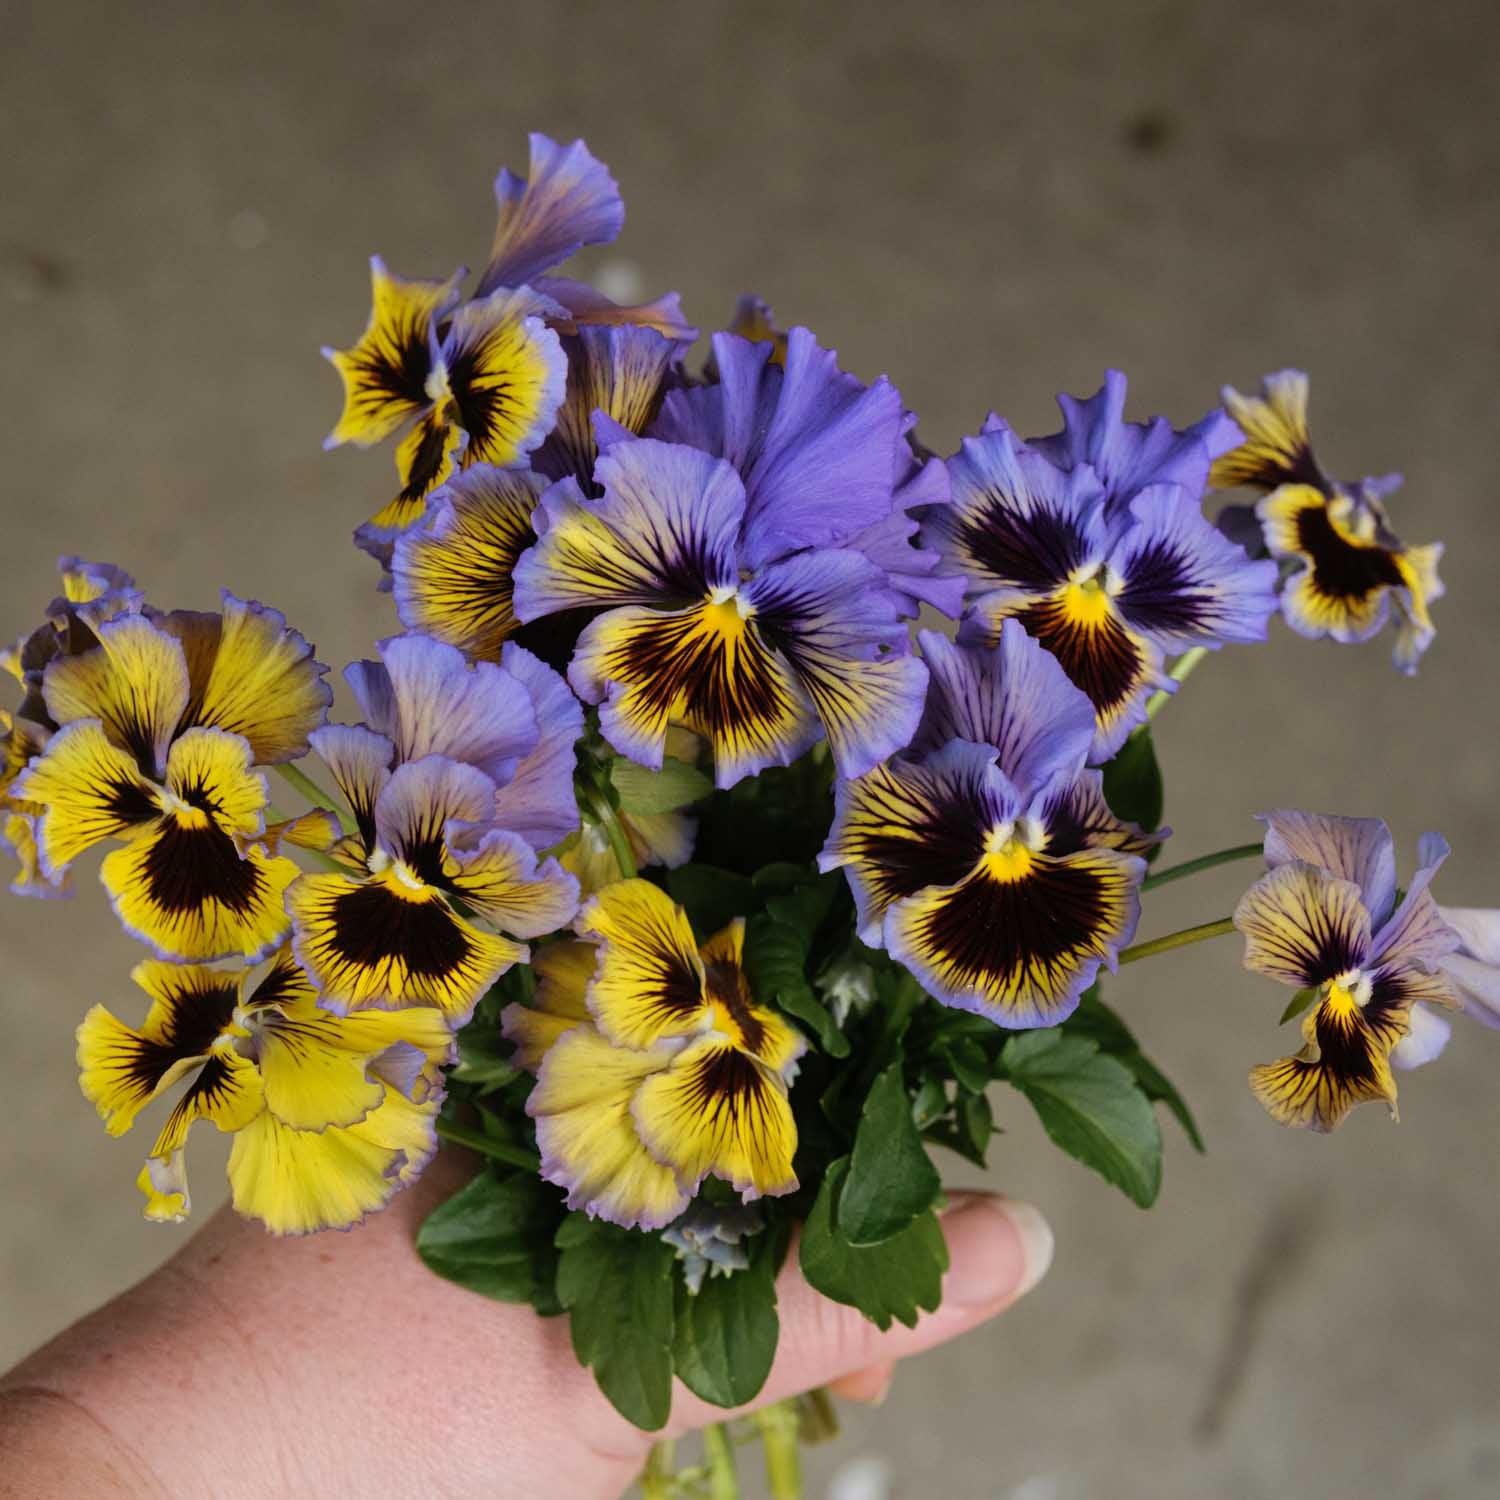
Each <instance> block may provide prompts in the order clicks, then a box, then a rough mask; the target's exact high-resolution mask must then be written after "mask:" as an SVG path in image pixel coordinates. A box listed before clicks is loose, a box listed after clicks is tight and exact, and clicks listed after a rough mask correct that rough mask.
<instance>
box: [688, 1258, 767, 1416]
mask: <svg viewBox="0 0 1500 1500" xmlns="http://www.w3.org/2000/svg"><path fill="white" fill-rule="evenodd" d="M780 1327H781V1325H780V1322H779V1320H778V1318H777V1315H776V1282H775V1277H774V1273H772V1272H769V1271H768V1268H767V1267H765V1266H764V1265H756V1264H753V1263H752V1265H751V1266H750V1267H749V1269H747V1270H743V1271H736V1272H735V1273H734V1274H733V1275H731V1276H709V1277H708V1278H707V1280H705V1281H704V1283H703V1285H702V1286H701V1287H700V1288H699V1289H698V1292H697V1294H696V1295H694V1294H693V1293H691V1292H689V1291H688V1289H687V1285H686V1283H685V1282H684V1281H683V1280H682V1278H681V1277H678V1278H677V1320H676V1332H675V1334H674V1338H673V1344H672V1363H673V1366H674V1367H675V1369H676V1372H677V1376H678V1378H679V1379H680V1380H681V1381H682V1383H683V1384H684V1385H685V1386H687V1388H688V1389H689V1390H690V1391H692V1393H693V1394H694V1395H695V1396H701V1397H702V1398H703V1400H705V1401H708V1402H711V1403H712V1404H713V1405H714V1406H743V1405H744V1404H745V1403H746V1402H747V1401H753V1400H754V1399H755V1397H756V1396H757V1395H758V1394H759V1393H760V1388H761V1387H762V1386H763V1385H764V1384H765V1383H766V1376H767V1375H768V1374H770V1371H771V1361H772V1360H773V1359H774V1358H775V1356H776V1341H777V1339H778V1338H779V1337H780Z"/></svg>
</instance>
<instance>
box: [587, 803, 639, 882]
mask: <svg viewBox="0 0 1500 1500" xmlns="http://www.w3.org/2000/svg"><path fill="white" fill-rule="evenodd" d="M589 810H590V811H591V812H592V813H593V815H594V821H595V822H596V823H597V824H598V825H599V826H600V828H602V829H603V830H604V837H605V839H606V840H607V841H608V843H609V848H610V852H611V853H612V854H613V855H614V857H615V863H616V864H617V865H619V867H620V879H621V880H634V879H635V877H636V875H637V874H639V871H638V870H637V869H636V863H635V851H634V850H633V849H632V848H631V847H630V835H629V834H628V833H626V832H625V825H624V824H623V823H621V822H620V815H619V814H618V813H617V812H616V811H615V810H614V807H613V806H612V805H611V803H610V800H609V798H608V797H607V796H606V795H605V794H604V793H603V792H595V793H594V794H593V795H592V796H591V797H590V798H589Z"/></svg>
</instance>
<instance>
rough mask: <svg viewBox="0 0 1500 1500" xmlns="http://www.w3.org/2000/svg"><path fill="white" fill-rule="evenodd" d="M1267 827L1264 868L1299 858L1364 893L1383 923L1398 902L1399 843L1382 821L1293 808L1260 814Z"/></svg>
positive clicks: (1374, 915)
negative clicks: (1397, 851)
mask: <svg viewBox="0 0 1500 1500" xmlns="http://www.w3.org/2000/svg"><path fill="white" fill-rule="evenodd" d="M1256 816H1257V819H1258V820H1259V821H1260V822H1262V823H1264V824H1265V825H1266V864H1267V866H1268V867H1269V868H1271V869H1273V870H1274V869H1275V868H1276V867H1277V866H1278V865H1284V864H1289V863H1290V862H1291V861H1293V860H1301V861H1302V863H1303V864H1308V865H1316V866H1317V867H1318V868H1319V869H1320V870H1327V871H1328V873H1329V874H1330V875H1334V876H1337V877H1338V878H1339V879H1340V880H1352V881H1353V882H1354V883H1355V884H1356V885H1357V886H1358V887H1359V889H1360V893H1361V895H1362V896H1363V897H1364V903H1365V905H1366V907H1368V908H1369V911H1370V916H1371V920H1372V921H1374V922H1380V921H1383V920H1384V919H1385V917H1386V916H1387V914H1388V913H1389V912H1390V910H1391V908H1392V906H1393V905H1394V904H1395V900H1396V843H1395V840H1394V839H1393V838H1392V837H1391V831H1390V829H1389V828H1387V827H1386V825H1385V822H1384V820H1383V819H1381V818H1344V817H1337V816H1334V815H1332V814H1329V813H1304V812H1296V811H1293V810H1290V809H1278V810H1277V811H1275V812H1268V813H1258V814H1257V815H1256Z"/></svg>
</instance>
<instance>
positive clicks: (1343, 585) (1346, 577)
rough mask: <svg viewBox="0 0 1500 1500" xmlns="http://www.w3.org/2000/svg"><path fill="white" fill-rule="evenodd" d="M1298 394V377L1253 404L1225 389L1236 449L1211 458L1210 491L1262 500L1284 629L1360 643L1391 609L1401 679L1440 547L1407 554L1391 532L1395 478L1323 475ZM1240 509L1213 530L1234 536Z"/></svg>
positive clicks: (1293, 373) (1417, 645) (1423, 618)
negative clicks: (1246, 493)
mask: <svg viewBox="0 0 1500 1500" xmlns="http://www.w3.org/2000/svg"><path fill="white" fill-rule="evenodd" d="M1307 389H1308V382H1307V376H1306V375H1304V374H1303V373H1302V372H1301V371H1300V370H1280V371H1278V372H1277V373H1276V374H1274V375H1268V376H1266V378H1265V379H1264V380H1263V381H1262V382H1261V394H1260V395H1259V396H1242V395H1241V394H1240V393H1239V392H1238V391H1236V390H1234V389H1232V388H1230V387H1228V386H1226V387H1225V389H1224V404H1225V405H1226V406H1227V407H1228V408H1229V411H1230V414H1231V415H1232V416H1233V417H1234V419H1235V421H1236V422H1237V423H1238V424H1239V426H1240V427H1241V428H1242V429H1243V431H1244V438H1245V441H1244V442H1243V443H1242V444H1241V445H1240V446H1239V447H1237V448H1235V449H1233V450H1232V451H1231V452H1229V453H1226V454H1224V455H1223V456H1222V457H1221V458H1219V459H1217V460H1216V462H1215V463H1214V466H1213V472H1212V475H1211V477H1210V483H1211V484H1212V485H1213V486H1214V487H1215V488H1217V489H1230V488H1234V487H1235V486H1239V485H1244V486H1247V487H1249V488H1251V489H1258V490H1262V491H1264V492H1265V497H1264V498H1263V499H1262V500H1261V501H1260V502H1259V503H1258V504H1257V505H1256V506H1255V508H1254V516H1255V518H1256V521H1257V522H1258V523H1259V529H1260V532H1261V534H1262V536H1263V538H1264V544H1265V547H1266V548H1267V549H1268V550H1269V552H1270V553H1271V555H1272V556H1273V557H1276V558H1279V559H1281V560H1282V561H1283V562H1284V563H1287V564H1290V566H1291V571H1290V572H1289V574H1288V575H1287V577H1286V579H1285V580H1284V583H1283V586H1282V591H1281V611H1282V614H1283V615H1284V616H1285V617H1286V622H1287V624H1289V625H1290V626H1291V627H1292V629H1293V630H1295V631H1296V632H1297V633H1298V634H1299V635H1304V636H1307V637H1308V638H1309V639H1311V640H1317V639H1319V638H1320V637H1322V636H1331V637H1332V638H1333V639H1334V640H1336V641H1341V642H1345V643H1350V642H1357V641H1367V640H1369V639H1370V638H1371V637H1372V636H1374V635H1376V634H1377V633H1378V632H1379V631H1380V630H1381V629H1382V628H1383V627H1384V626H1385V624H1386V622H1387V620H1388V619H1389V618H1390V615H1391V611H1392V609H1393V608H1394V610H1395V612H1396V617H1397V625H1396V645H1395V649H1394V652H1393V660H1394V661H1395V663H1396V666H1397V667H1398V668H1400V670H1401V671H1403V672H1405V673H1407V674H1410V673H1412V672H1415V671H1416V669H1417V663H1418V661H1419V660H1420V659H1421V656H1422V653H1423V652H1424V651H1426V649H1427V648H1428V646H1429V645H1431V644H1432V639H1433V636H1434V635H1435V633H1436V632H1435V630H1434V628H1433V624H1432V615H1431V613H1430V606H1431V604H1432V602H1433V601H1434V600H1435V599H1439V598H1441V597H1442V594H1443V584H1442V580H1441V579H1440V578H1439V577H1438V562H1439V560H1440V558H1441V557H1442V555H1443V548H1442V543H1440V542H1432V543H1429V544H1427V545H1426V546H1421V547H1408V546H1407V545H1406V544H1405V543H1403V542H1402V541H1401V540H1400V539H1399V538H1398V537H1396V536H1395V535H1394V534H1393V533H1392V531H1391V529H1390V525H1389V521H1388V518H1387V515H1386V508H1385V497H1386V496H1387V495H1389V494H1390V493H1391V492H1392V491H1393V490H1395V489H1397V488H1398V487H1399V486H1400V484H1401V476H1400V475H1399V474H1387V475H1385V476H1384V477H1383V478H1378V479H1364V480H1361V481H1360V482H1359V483H1358V484H1340V483H1338V482H1337V481H1335V480H1332V479H1330V478H1329V477H1328V475H1327V474H1326V473H1325V472H1324V471H1323V468H1322V466H1321V465H1320V464H1319V463H1318V460H1317V458H1316V457H1315V456H1314V454H1313V450H1312V444H1311V441H1310V439H1309V437H1308V428H1307ZM1247 509H1248V508H1247V507H1237V506H1230V507H1227V508H1226V512H1225V514H1224V515H1223V516H1221V517H1220V525H1221V526H1222V527H1223V528H1224V529H1225V530H1226V531H1232V532H1235V533H1238V532H1241V531H1243V530H1244V529H1245V527H1244V521H1245V519H1246V517H1245V514H1244V513H1245V512H1246V511H1247Z"/></svg>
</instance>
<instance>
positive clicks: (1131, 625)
mask: <svg viewBox="0 0 1500 1500" xmlns="http://www.w3.org/2000/svg"><path fill="white" fill-rule="evenodd" d="M1096 399H1097V398H1096ZM1116 430H1118V431H1125V432H1133V431H1135V429H1132V428H1128V427H1120V428H1118V429H1116ZM1147 431H1148V433H1149V432H1154V431H1157V429H1156V428H1151V429H1147ZM1162 431H1163V433H1164V436H1163V438H1162V440H1161V443H1160V444H1159V445H1158V446H1160V447H1162V448H1163V450H1164V451H1163V452H1162V453H1160V454H1158V453H1156V450H1155V447H1153V445H1152V443H1151V442H1150V441H1149V440H1148V438H1147V437H1142V438H1140V440H1139V442H1137V443H1135V444H1134V445H1133V446H1132V445H1124V448H1123V451H1124V452H1125V453H1126V457H1125V458H1121V457H1119V455H1117V454H1116V453H1115V451H1114V450H1113V449H1106V450H1105V453H1104V455H1103V458H1104V459H1106V460H1108V461H1109V462H1110V463H1112V464H1113V465H1115V470H1114V473H1113V478H1112V480H1111V483H1110V484H1109V485H1108V486H1106V485H1105V484H1104V483H1102V482H1101V481H1100V479H1099V477H1098V476H1097V475H1096V473H1095V471H1094V470H1093V468H1092V467H1091V466H1090V465H1089V464H1088V463H1086V462H1082V461H1079V462H1076V463H1073V464H1072V465H1071V467H1069V468H1060V467H1058V465H1057V464H1056V463H1054V462H1053V461H1052V459H1051V458H1049V457H1048V456H1047V455H1046V453H1045V452H1042V451H1038V450H1037V449H1036V448H1034V447H1033V446H1032V445H1031V444H1029V443H1028V444H1025V445H1022V444H1020V443H1018V442H1017V440H1016V439H1015V437H1014V436H1013V435H1012V434H1011V432H1010V430H1009V429H1008V428H1007V427H1006V426H1005V425H1004V424H1003V423H1002V422H999V421H998V420H992V421H991V422H990V423H988V424H987V425H986V429H985V431H983V432H982V433H981V434H980V436H978V437H976V438H967V439H965V440H964V443H963V447H962V449H961V450H960V452H959V453H958V454H957V455H956V456H955V457H954V458H953V459H951V460H950V461H949V465H948V467H949V472H950V474H951V475H952V479H953V498H952V502H951V504H949V505H948V506H946V507H941V506H940V507H936V508H934V509H932V510H930V511H929V512H928V513H927V523H926V525H925V527H924V529H923V538H924V540H926V541H928V542H929V543H930V544H931V545H933V546H935V547H937V548H939V549H940V550H941V551H942V552H943V553H944V554H945V556H946V557H947V559H948V560H949V562H950V563H952V564H953V565H955V566H957V567H958V568H960V569H961V570H962V571H963V573H964V575H965V576H966V578H967V580H968V600H969V610H968V614H967V616H966V617H965V622H964V627H963V630H962V632H961V635H960V639H962V640H965V641H967V642H974V643H989V644H993V643H994V642H995V641H996V640H997V639H998V636H999V631H1000V626H1001V622H1002V621H1004V620H1007V619H1016V620H1019V621H1020V623H1021V624H1022V625H1023V626H1024V627H1025V629H1026V630H1027V632H1028V633H1029V634H1030V635H1032V636H1034V637H1035V638H1036V639H1037V640H1038V641H1040V642H1041V644H1042V645H1043V646H1045V647H1046V649H1047V650H1048V651H1050V652H1051V653H1052V654H1053V655H1054V656H1055V657H1056V658H1057V659H1058V661H1059V662H1061V663H1062V666H1063V669H1064V671H1066V673H1067V674H1068V677H1069V679H1070V680H1071V681H1072V682H1073V683H1074V684H1075V685H1076V686H1077V687H1078V688H1079V689H1080V690H1081V691H1082V692H1083V693H1084V694H1086V696H1087V697H1088V699H1089V701H1090V703H1091V704H1092V705H1093V708H1094V714H1095V720H1096V728H1095V735H1094V742H1093V746H1092V749H1091V752H1090V758H1091V759H1092V760H1094V761H1096V762H1100V761H1105V760H1108V759H1109V758H1110V757H1111V756H1112V755H1113V754H1114V753H1115V751H1116V750H1118V749H1119V747H1120V745H1121V744H1122V743H1123V742H1124V740H1125V737H1126V736H1127V735H1128V734H1129V733H1130V731H1131V729H1132V728H1133V727H1134V726H1135V725H1137V724H1140V723H1142V722H1144V720H1145V717H1146V699H1147V698H1148V697H1149V696H1150V694H1151V693H1152V692H1154V691H1156V690H1157V689H1162V688H1164V689H1167V690H1171V688H1172V687H1173V686H1174V685H1175V684H1174V683H1173V682H1172V681H1171V679H1169V678H1168V677H1167V676H1166V675H1165V673H1164V672H1163V670H1162V668H1163V661H1164V658H1165V656H1166V655H1168V654H1172V653H1177V652H1181V651H1185V650H1188V649H1190V648H1192V647H1195V646H1208V647H1217V646H1219V645H1221V644H1223V643H1225V642H1228V641H1260V640H1264V639H1265V636H1266V626H1267V622H1268V621H1269V619H1270V616H1271V614H1272V613H1273V612H1274V610H1275V608H1276V596H1275V583H1276V567H1275V564H1273V563H1271V562H1269V561H1264V560H1263V561H1251V560H1250V559H1249V558H1248V557H1246V555H1245V553H1244V552H1243V551H1242V550H1241V548H1239V547H1237V546H1235V545H1234V544H1233V543H1232V542H1230V541H1229V540H1227V539H1226V538H1225V537H1224V536H1222V535H1221V534H1220V533H1219V532H1218V531H1216V530H1215V529H1214V528H1213V527H1212V526H1211V525H1210V524H1209V523H1208V521H1206V520H1205V519H1204V517H1203V514H1202V512H1201V511H1200V509H1199V506H1198V501H1197V498H1196V496H1195V494H1194V492H1193V491H1192V490H1190V489H1186V488H1183V487H1182V485H1181V484H1180V483H1179V482H1177V481H1175V480H1173V481H1170V482H1152V483H1149V484H1147V485H1146V486H1145V487H1144V488H1142V489H1138V490H1135V489H1131V488H1130V486H1131V485H1132V484H1133V483H1134V479H1135V477H1136V476H1138V475H1139V474H1140V473H1141V472H1151V473H1179V474H1181V473H1186V472H1187V470H1188V469H1191V470H1192V472H1193V473H1196V472H1197V470H1198V469H1199V468H1202V469H1206V467H1207V464H1208V458H1207V449H1206V448H1205V447H1204V445H1203V444H1202V442H1201V441H1198V440H1197V439H1192V440H1191V441H1188V440H1187V438H1186V437H1185V436H1184V435H1181V434H1175V435H1174V434H1172V432H1171V429H1170V428H1163V429H1162ZM1168 437H1178V438H1181V439H1182V441H1180V442H1177V443H1175V444H1174V443H1168V442H1167V441H1166V439H1167V438H1168ZM1087 451H1092V450H1091V449H1090V450H1087ZM1148 457H1151V458H1153V459H1154V461H1155V467H1154V468H1150V467H1148V466H1147V458H1148ZM1169 459H1172V460H1173V461H1172V462H1170V463H1169V462H1168V460H1169ZM1189 477H1191V476H1190V475H1189ZM1121 496H1124V497H1125V498H1123V499H1122V498H1121Z"/></svg>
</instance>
